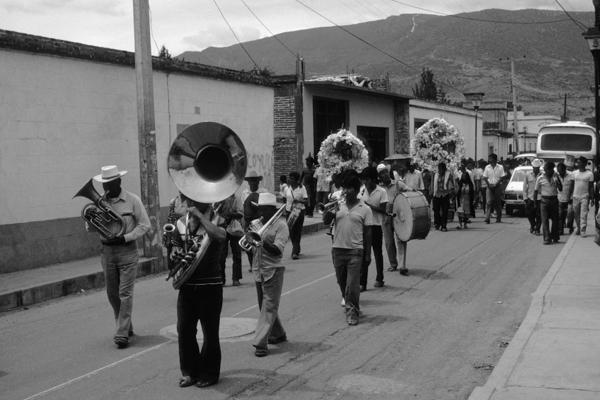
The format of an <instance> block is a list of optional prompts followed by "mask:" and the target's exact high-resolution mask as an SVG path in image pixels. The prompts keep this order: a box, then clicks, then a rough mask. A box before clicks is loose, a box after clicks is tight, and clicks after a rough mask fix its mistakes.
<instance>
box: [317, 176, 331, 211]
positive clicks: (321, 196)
mask: <svg viewBox="0 0 600 400" xmlns="http://www.w3.org/2000/svg"><path fill="white" fill-rule="evenodd" d="M314 178H315V179H316V180H317V199H316V203H315V205H316V204H319V203H320V204H325V203H327V196H329V183H330V182H331V178H330V177H329V176H327V173H326V172H325V170H323V168H319V167H317V169H316V170H315V174H314Z"/></svg>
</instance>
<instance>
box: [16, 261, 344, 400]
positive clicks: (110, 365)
mask: <svg viewBox="0 0 600 400" xmlns="http://www.w3.org/2000/svg"><path fill="white" fill-rule="evenodd" d="M334 275H335V273H333V272H332V273H330V274H328V275H325V276H322V277H320V278H318V279H315V280H314V281H311V282H308V283H305V284H304V285H300V286H298V287H297V288H294V289H290V290H288V291H287V292H285V293H282V294H281V296H282V297H283V296H287V295H288V294H291V293H294V292H296V291H298V290H300V289H304V288H305V287H308V286H310V285H314V284H315V283H318V282H320V281H323V280H325V279H328V278H331V277H332V276H334ZM257 307H258V304H257V305H254V306H252V307H248V308H245V309H243V310H242V311H240V312H237V313H235V314H234V315H232V317H237V316H238V315H240V314H243V313H245V312H247V311H250V310H253V309H255V308H257ZM169 343H173V340H167V341H166V342H164V343H160V344H157V345H156V346H153V347H149V348H147V349H145V350H142V351H139V352H137V353H134V354H131V355H130V356H127V357H125V358H122V359H120V360H118V361H115V362H113V363H111V364H108V365H105V366H104V367H100V368H98V369H95V370H93V371H91V372H88V373H87V374H85V375H81V376H78V377H77V378H73V379H69V380H68V381H66V382H63V383H61V384H60V385H56V386H53V387H51V388H49V389H46V390H44V391H42V392H39V393H36V394H34V395H32V396H29V397H27V398H25V399H24V400H33V399H37V398H39V397H42V396H44V395H46V394H48V393H51V392H54V391H57V390H59V389H62V388H64V387H66V386H69V385H71V384H73V383H75V382H79V381H80V380H82V379H86V378H89V377H91V376H94V375H96V374H98V373H99V372H102V371H104V370H106V369H109V368H112V367H114V366H117V365H119V364H121V363H124V362H125V361H129V360H131V359H134V358H136V357H139V356H141V355H143V354H146V353H149V352H151V351H153V350H156V349H158V348H160V347H162V346H164V345H165V344H169Z"/></svg>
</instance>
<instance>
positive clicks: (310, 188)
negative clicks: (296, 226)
mask: <svg viewBox="0 0 600 400" xmlns="http://www.w3.org/2000/svg"><path fill="white" fill-rule="evenodd" d="M304 187H306V194H307V195H308V204H307V205H306V215H308V216H309V217H312V216H313V211H314V210H315V205H316V204H315V203H316V200H317V188H316V187H315V186H314V185H304Z"/></svg>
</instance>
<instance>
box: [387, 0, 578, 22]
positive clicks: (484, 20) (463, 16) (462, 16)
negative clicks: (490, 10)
mask: <svg viewBox="0 0 600 400" xmlns="http://www.w3.org/2000/svg"><path fill="white" fill-rule="evenodd" d="M390 1H393V2H394V3H398V4H401V5H403V6H407V7H411V8H414V9H417V10H421V11H425V12H430V13H434V14H438V15H442V16H445V17H452V18H457V19H465V20H468V21H476V22H488V23H492V24H512V25H542V24H555V23H557V22H564V21H567V19H555V20H550V21H498V20H495V19H484V18H475V17H467V16H466V15H460V14H448V13H444V12H441V11H435V10H431V9H428V8H423V7H419V6H415V5H413V4H408V3H404V2H402V1H399V0H390Z"/></svg>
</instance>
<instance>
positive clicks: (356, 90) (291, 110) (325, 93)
mask: <svg viewBox="0 0 600 400" xmlns="http://www.w3.org/2000/svg"><path fill="white" fill-rule="evenodd" d="M299 71H302V67H301V66H300V67H299ZM274 82H275V83H277V85H278V86H277V88H276V89H275V126H274V132H275V147H274V155H275V163H274V164H275V175H276V176H279V175H281V174H286V175H287V174H289V172H291V171H294V170H295V171H299V170H301V169H302V167H303V163H304V159H305V158H306V157H307V156H308V155H309V153H310V154H311V155H312V156H313V157H315V158H316V154H317V153H318V152H319V148H320V144H321V142H322V141H323V139H325V138H326V137H327V135H329V134H330V133H333V132H336V131H337V130H339V129H340V128H342V127H345V128H346V129H349V130H350V131H351V132H352V133H354V134H356V135H357V136H358V137H359V138H361V139H362V140H363V142H364V143H365V146H366V147H367V149H368V150H369V155H370V158H371V161H374V162H378V161H381V160H383V159H384V158H385V157H386V156H387V155H389V154H392V153H408V151H409V147H410V127H409V126H410V125H409V104H408V99H409V98H408V97H407V96H403V95H399V94H396V93H393V92H389V91H385V90H378V89H371V88H368V87H360V86H356V85H355V84H353V83H343V82H340V80H339V79H337V78H335V77H332V78H331V79H330V80H328V79H313V80H311V79H303V74H302V72H299V73H298V74H297V75H288V76H279V77H276V78H275V79H274Z"/></svg>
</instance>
